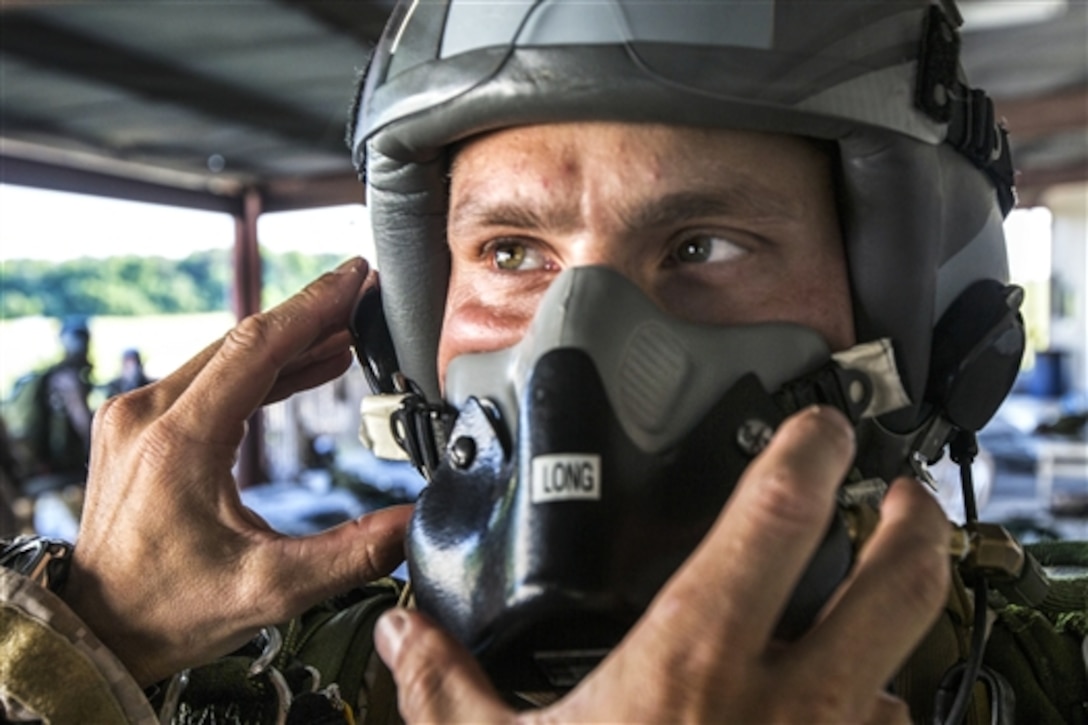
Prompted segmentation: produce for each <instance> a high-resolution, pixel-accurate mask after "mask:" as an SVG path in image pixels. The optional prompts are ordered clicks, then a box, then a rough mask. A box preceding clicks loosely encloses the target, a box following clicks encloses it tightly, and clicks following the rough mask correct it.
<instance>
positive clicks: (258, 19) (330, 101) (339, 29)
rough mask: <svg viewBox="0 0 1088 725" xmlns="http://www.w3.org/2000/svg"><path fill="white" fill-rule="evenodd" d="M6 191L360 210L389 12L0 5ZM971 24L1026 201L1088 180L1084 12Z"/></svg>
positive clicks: (330, 6)
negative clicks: (362, 113)
mask: <svg viewBox="0 0 1088 725" xmlns="http://www.w3.org/2000/svg"><path fill="white" fill-rule="evenodd" d="M0 3H2V4H0V181H3V182H7V183H17V184H28V185H36V186H46V187H50V188H61V189H67V190H73V191H84V192H91V193H99V194H106V195H112V196H121V197H127V198H136V199H144V200H150V201H160V202H164V203H172V204H178V205H184V206H194V207H198V208H211V209H223V210H228V211H233V210H237V208H238V204H239V203H240V201H239V200H240V198H241V196H242V192H243V191H244V190H246V189H257V190H259V191H260V192H261V194H262V198H263V199H264V205H263V208H264V209H265V210H275V209H284V208H298V207H307V206H320V205H325V204H334V203H344V202H347V201H360V200H361V194H362V189H361V186H360V185H359V183H358V182H357V181H356V180H355V178H354V174H353V172H352V169H351V164H350V160H349V155H348V153H347V150H346V148H345V146H344V142H343V137H344V129H345V125H346V123H347V115H348V108H349V106H350V103H351V100H352V89H353V87H354V84H355V79H356V77H357V75H358V74H359V73H360V72H361V70H362V69H363V67H364V66H365V64H366V59H367V56H368V54H369V51H370V49H371V48H372V46H373V44H374V42H375V41H376V39H377V37H378V34H379V33H380V30H381V27H382V24H383V23H384V21H385V18H386V17H387V15H388V14H389V12H390V10H391V8H392V5H393V2H392V0H369V1H368V0H313V1H308V0H218V1H211V2H208V1H195V0H105V1H103V0H95V1H93V2H92V1H86V0H68V1H66V2H53V1H49V0H38V1H36V2H35V1H32V0H0ZM1002 3H1004V4H1005V5H1016V4H1019V5H1022V6H1024V5H1026V6H1030V5H1033V4H1035V5H1038V4H1045V5H1048V6H1055V7H1056V8H1057V10H1055V11H1054V13H1055V14H1054V15H1053V16H1052V17H1049V18H1048V19H1045V20H1041V21H1040V20H1035V21H1032V22H1027V23H1024V22H1020V23H1017V24H1013V25H1003V26H997V27H986V28H983V27H982V25H981V24H979V25H978V26H977V28H976V29H972V27H973V26H972V24H971V23H972V21H971V17H972V15H971V13H969V12H968V13H965V14H966V15H967V18H968V23H967V25H966V26H965V35H964V52H963V57H964V62H965V65H966V66H967V69H968V74H969V76H970V77H971V80H972V81H973V83H974V84H975V85H978V86H981V87H983V88H985V89H986V90H987V91H988V92H990V94H991V96H993V97H994V98H995V100H996V103H997V108H998V113H999V114H1000V115H1004V116H1005V117H1006V118H1007V119H1008V125H1009V127H1010V130H1011V131H1012V133H1013V143H1014V151H1015V152H1016V161H1017V165H1018V167H1019V169H1020V171H1021V181H1022V183H1021V188H1022V193H1024V194H1026V195H1028V196H1029V197H1031V196H1034V195H1035V194H1037V193H1038V192H1039V191H1040V190H1042V189H1045V188H1046V187H1047V186H1048V185H1050V184H1052V183H1060V182H1064V181H1085V180H1086V179H1088V0H1068V2H1065V3H1062V2H1060V0H1059V1H1058V2H1057V3H1055V2H1054V0H1031V2H1020V3H1011V2H1007V0H968V1H967V2H965V3H961V5H962V6H963V7H964V9H965V11H968V10H974V9H976V8H984V7H986V6H993V5H995V4H996V5H1000V4H1002Z"/></svg>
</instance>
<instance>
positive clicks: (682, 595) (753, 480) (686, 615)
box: [652, 407, 854, 656]
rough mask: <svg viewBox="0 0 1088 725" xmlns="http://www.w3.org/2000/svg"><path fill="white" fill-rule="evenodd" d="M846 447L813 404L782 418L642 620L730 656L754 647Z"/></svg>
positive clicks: (840, 420) (764, 636)
mask: <svg viewBox="0 0 1088 725" xmlns="http://www.w3.org/2000/svg"><path fill="white" fill-rule="evenodd" d="M853 453H854V437H853V430H852V429H851V428H850V426H849V424H848V423H847V421H846V419H845V418H844V417H843V416H842V415H841V414H840V413H838V412H837V411H834V410H832V409H830V408H815V407H814V408H810V409H808V410H806V411H803V412H801V413H799V414H797V415H795V416H793V417H792V418H790V419H788V420H787V421H786V422H784V423H783V424H782V426H781V427H780V428H779V430H778V432H777V433H776V434H775V437H774V439H773V440H772V441H771V443H770V445H769V446H768V447H767V449H766V450H765V451H764V452H763V453H762V454H761V455H760V456H759V457H758V458H757V459H756V460H755V461H753V463H752V464H751V465H750V466H749V467H748V469H747V470H746V471H745V473H744V475H743V476H742V477H741V480H740V482H739V483H738V485H737V489H736V490H735V491H734V493H733V495H732V497H731V498H730V500H729V502H728V503H727V504H726V507H725V509H724V511H723V513H722V515H721V516H720V517H719V518H718V521H717V523H715V525H714V527H713V528H712V529H711V531H710V533H709V534H708V535H707V537H706V538H705V539H704V541H703V543H702V544H701V545H700V546H699V548H698V549H697V550H696V552H695V554H694V555H693V556H692V557H691V559H689V561H688V562H687V563H686V564H685V565H684V567H683V568H682V569H681V570H680V572H679V573H678V575H677V576H675V577H674V579H673V580H672V581H671V582H670V583H669V584H668V585H667V586H666V588H665V589H664V590H663V591H662V593H661V595H659V598H658V601H657V602H656V603H655V605H654V608H653V615H652V617H653V618H654V619H655V620H657V621H658V622H659V623H660V624H661V625H662V626H663V627H665V628H666V630H667V632H668V637H667V638H668V639H670V640H675V639H676V638H681V639H682V640H683V641H686V642H688V643H689V645H690V646H691V647H693V648H696V651H698V649H699V648H705V647H710V648H712V649H714V648H716V647H718V645H717V644H716V643H719V642H724V641H728V642H729V643H730V650H731V651H733V652H735V653H737V654H742V655H743V654H747V655H748V656H756V655H758V654H759V653H761V652H763V650H764V649H765V647H766V645H767V642H768V640H769V638H770V636H771V632H772V631H773V629H774V627H775V625H776V624H777V622H778V619H779V617H780V615H781V612H782V610H783V608H784V606H785V603H786V602H787V600H788V599H789V595H790V593H791V592H792V590H793V587H794V586H795V584H796V582H797V580H798V578H799V577H800V575H801V572H802V571H803V570H804V567H805V566H806V564H807V562H808V561H809V559H810V557H811V556H812V553H813V552H814V551H815V549H816V547H817V546H818V544H819V542H820V541H821V539H822V538H823V536H824V533H825V531H826V528H827V524H828V521H829V520H830V516H831V513H832V510H833V507H834V496H835V491H836V489H837V488H838V486H839V483H840V482H841V481H842V478H843V476H844V475H845V473H846V471H847V468H848V467H849V465H850V463H851V460H852V457H853ZM708 623H712V624H713V627H714V629H713V630H711V631H708V630H707V624H708Z"/></svg>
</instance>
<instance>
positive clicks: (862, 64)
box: [352, 0, 1009, 430]
mask: <svg viewBox="0 0 1088 725" xmlns="http://www.w3.org/2000/svg"><path fill="white" fill-rule="evenodd" d="M937 17H938V19H939V20H942V19H944V15H943V14H941V13H940V12H937ZM933 18H934V8H933V7H932V6H930V5H929V4H928V3H926V2H924V0H918V1H917V2H907V1H904V0H879V1H878V0H867V1H866V2H849V3H843V2H838V1H837V0H835V1H826V2H825V1H818V0H806V1H804V2H800V1H786V0H766V1H765V2H758V3H752V2H748V1H746V0H718V1H717V2H706V1H705V0H701V1H699V2H687V1H684V0H669V1H668V2H664V1H662V2H642V1H640V2H633V1H631V2H623V1H622V0H594V1H593V2H586V1H579V0H537V1H535V2H531V1H526V2H493V3H487V2H483V3H482V2H478V1H476V2H470V1H467V0H449V1H448V2H418V1H417V2H405V3H401V4H400V5H398V7H397V9H396V10H395V11H394V13H393V16H392V18H391V20H390V23H389V25H388V27H387V30H386V33H385V35H384V36H383V38H382V40H381V41H380V43H379V46H378V48H377V49H376V51H375V55H374V57H373V58H372V61H371V67H370V70H369V72H368V74H367V77H366V81H365V84H364V86H363V88H362V90H361V97H360V99H359V103H358V104H357V113H356V120H355V124H354V131H353V142H352V143H353V153H354V157H355V161H356V164H357V166H358V168H359V170H360V173H361V174H362V175H363V176H364V179H365V182H366V187H367V188H366V192H367V203H368V206H369V207H370V212H371V219H372V224H373V227H374V229H373V231H374V238H375V242H376V246H377V256H378V259H377V263H378V267H379V268H380V270H381V274H382V286H383V297H384V300H385V303H384V304H385V315H386V318H387V321H388V324H389V328H390V332H391V335H392V338H393V342H394V345H395V347H396V351H397V356H398V360H399V363H400V367H401V369H402V371H403V372H404V373H405V374H406V375H407V376H408V377H409V378H411V379H413V380H414V381H416V382H417V383H418V384H419V385H420V387H421V388H422V389H423V390H424V391H425V392H426V393H427V394H428V395H429V396H431V397H435V398H437V397H438V395H439V390H438V375H437V370H436V359H437V347H438V339H439V334H440V331H441V323H442V319H443V308H444V304H445V294H446V287H447V282H448V276H449V254H448V250H447V246H446V241H445V234H446V229H445V224H446V204H447V186H446V176H447V172H448V161H449V148H450V146H451V145H452V144H455V143H456V142H458V141H460V140H463V139H466V138H469V137H472V136H475V135H477V134H481V133H485V132H487V131H491V130H496V129H500V128H506V127H511V126H517V125H523V124H535V123H547V122H561V121H575V120H621V121H629V122H657V123H670V124H678V125H690V126H699V127H721V128H735V129H749V130H759V131H766V132H777V133H789V134H798V135H803V136H807V137H812V138H816V139H825V140H830V141H834V142H835V143H836V144H837V147H838V149H839V152H840V155H841V178H840V184H841V188H840V190H839V191H840V194H839V197H840V217H841V222H842V226H843V230H844V236H845V239H844V243H845V249H846V254H847V259H848V265H849V270H850V279H851V287H852V289H851V293H852V298H853V304H854V316H855V328H856V330H857V333H858V339H859V341H868V340H875V339H879V338H890V339H891V340H892V342H893V345H894V348H895V351H896V357H897V362H898V365H899V369H900V373H901V375H902V377H903V383H904V388H905V389H906V391H907V393H908V395H909V396H910V398H911V400H912V401H914V402H913V405H912V406H911V407H910V408H908V409H906V410H904V411H901V412H898V413H895V414H891V415H890V416H887V417H886V418H885V419H883V422H884V423H885V424H886V425H887V426H888V427H889V428H891V429H898V430H907V429H909V428H911V427H913V426H914V425H916V424H917V421H918V420H919V418H920V414H921V413H922V411H923V409H924V407H925V403H924V396H925V388H926V382H927V375H928V372H929V363H930V357H931V339H932V334H933V328H934V326H935V325H936V323H937V321H938V320H939V319H940V316H941V314H942V313H943V312H944V310H945V309H946V308H948V306H949V305H950V304H951V302H952V301H953V300H954V299H955V298H956V297H958V296H959V295H960V293H961V292H962V291H963V290H965V289H966V288H967V287H968V286H970V285H971V284H972V283H973V282H975V281H977V280H980V279H997V280H1001V281H1004V280H1005V279H1006V277H1007V264H1006V256H1005V254H1006V253H1005V246H1004V237H1003V233H1002V228H1001V223H1002V217H1003V210H1002V208H1001V207H1002V205H1001V204H999V201H998V195H997V194H995V187H994V183H993V181H992V180H991V178H990V176H989V175H988V174H987V173H984V172H983V171H982V170H980V168H979V164H978V163H973V162H972V161H971V160H969V159H968V158H967V157H966V156H965V155H964V154H963V153H960V151H958V150H957V148H954V147H953V146H952V145H951V144H950V143H948V141H949V132H950V125H949V119H950V118H951V117H952V115H953V114H952V113H951V108H950V106H951V105H952V103H953V96H954V95H955V93H954V92H955V89H956V88H959V89H961V90H962V89H966V85H965V83H964V80H963V76H962V72H961V71H960V70H959V69H958V66H957V65H956V63H957V61H956V54H955V50H956V48H957V47H958V45H957V44H956V43H957V42H958V41H956V38H955V31H954V29H953V28H952V26H951V24H949V23H948V22H947V20H945V21H944V23H943V24H941V25H940V26H939V27H938V28H936V29H934V27H933ZM934 39H936V45H935V40H934ZM942 43H943V45H942ZM934 64H936V66H934ZM934 67H936V69H937V76H938V80H937V81H926V80H925V78H926V77H927V75H928V76H931V75H933V74H932V72H931V71H932V69H933V68H934ZM942 69H943V70H942ZM942 73H943V75H942ZM920 79H921V80H920ZM942 80H943V82H942ZM952 81H954V84H953V83H952ZM967 90H969V89H967ZM942 94H943V95H942ZM976 120H977V119H976ZM982 122H983V123H986V122H987V121H986V119H982ZM991 125H992V123H991ZM999 140H1000V136H999ZM999 151H1000V149H999ZM992 155H993V156H994V157H995V158H996V156H997V155H998V154H997V153H996V152H995V153H993V154H992ZM1004 191H1005V192H1006V193H1008V192H1009V190H1008V189H1005V190H1004ZM1004 392H1005V391H1002V392H1001V395H1004Z"/></svg>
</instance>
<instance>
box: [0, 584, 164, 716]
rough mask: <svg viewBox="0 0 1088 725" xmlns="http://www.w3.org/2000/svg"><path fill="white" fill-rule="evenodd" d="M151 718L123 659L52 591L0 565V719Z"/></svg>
mask: <svg viewBox="0 0 1088 725" xmlns="http://www.w3.org/2000/svg"><path fill="white" fill-rule="evenodd" d="M32 720H46V721H48V722H57V723H69V722H73V723H74V722H96V723H156V722H157V718H156V717H155V713H154V711H153V710H152V709H151V706H150V704H148V702H147V699H146V698H145V697H144V694H143V691H142V690H141V689H140V687H139V685H137V684H136V681H135V680H133V679H132V677H131V676H130V675H129V674H128V671H127V670H126V669H125V667H124V665H122V664H121V662H120V661H119V660H118V659H117V658H116V657H115V656H114V655H113V653H112V652H110V651H109V650H108V649H107V648H106V647H105V646H104V645H102V643H100V642H99V641H98V639H97V638H96V637H95V636H94V635H93V634H92V633H91V632H90V631H89V630H88V629H87V627H86V626H85V625H84V624H83V623H82V622H81V621H80V620H79V618H78V617H77V616H76V615H75V614H74V613H73V612H72V611H71V610H70V609H68V607H67V606H66V605H65V604H64V603H63V602H62V601H61V600H60V599H59V598H58V597H57V596H56V595H55V594H53V593H52V592H50V591H48V590H46V589H45V588H43V587H40V586H38V585H37V584H35V583H34V582H33V581H31V580H30V579H28V578H27V577H24V576H22V575H21V574H17V573H15V572H14V571H11V570H10V569H3V568H0V721H12V722H22V721H32Z"/></svg>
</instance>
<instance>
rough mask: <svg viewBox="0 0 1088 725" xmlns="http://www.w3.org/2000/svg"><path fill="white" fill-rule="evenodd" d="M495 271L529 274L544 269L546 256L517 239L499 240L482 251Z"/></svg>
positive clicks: (532, 246)
mask: <svg viewBox="0 0 1088 725" xmlns="http://www.w3.org/2000/svg"><path fill="white" fill-rule="evenodd" d="M484 254H485V256H486V257H488V259H489V261H490V263H491V264H492V265H493V266H494V267H495V269H497V270H500V271H503V272H530V271H534V270H539V269H545V268H547V267H548V265H549V261H548V258H547V256H546V255H545V254H544V253H543V252H542V251H541V250H540V249H538V248H537V247H536V246H534V245H532V244H529V243H527V242H524V241H521V240H518V239H499V240H497V241H494V242H491V243H490V244H488V245H487V247H486V248H485V250H484Z"/></svg>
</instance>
